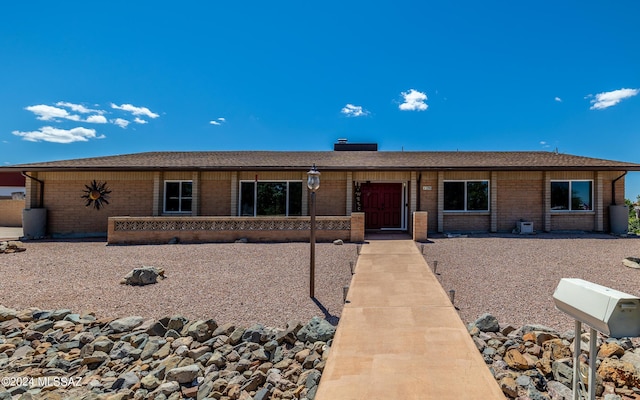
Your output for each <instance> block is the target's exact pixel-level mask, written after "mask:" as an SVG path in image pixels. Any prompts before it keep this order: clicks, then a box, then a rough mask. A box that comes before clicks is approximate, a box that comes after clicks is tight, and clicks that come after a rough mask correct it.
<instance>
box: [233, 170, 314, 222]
mask: <svg viewBox="0 0 640 400" xmlns="http://www.w3.org/2000/svg"><path fill="white" fill-rule="evenodd" d="M281 182H284V183H286V184H287V198H286V200H285V201H286V207H285V209H286V212H285V216H287V217H288V216H289V194H290V193H291V191H290V190H289V184H290V183H292V182H294V183H300V184H301V185H302V193H303V194H304V182H303V181H302V180H301V179H268V180H259V181H256V180H250V179H245V180H241V181H240V182H239V183H238V216H244V217H248V216H249V215H242V184H243V183H253V216H254V217H257V216H258V185H257V184H258V183H281ZM300 201H302V199H300ZM262 216H263V215H261V217H262Z"/></svg>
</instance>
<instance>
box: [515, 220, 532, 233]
mask: <svg viewBox="0 0 640 400" xmlns="http://www.w3.org/2000/svg"><path fill="white" fill-rule="evenodd" d="M516 227H517V229H518V233H520V234H521V235H524V234H527V233H533V222H526V221H518V222H517V223H516Z"/></svg>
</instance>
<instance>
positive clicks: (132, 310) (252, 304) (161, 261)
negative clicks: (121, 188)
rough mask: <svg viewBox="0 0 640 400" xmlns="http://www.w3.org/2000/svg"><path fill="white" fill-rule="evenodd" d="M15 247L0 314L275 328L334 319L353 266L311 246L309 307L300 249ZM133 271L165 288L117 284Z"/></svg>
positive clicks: (334, 248) (333, 249)
mask: <svg viewBox="0 0 640 400" xmlns="http://www.w3.org/2000/svg"><path fill="white" fill-rule="evenodd" d="M23 246H24V247H25V248H26V249H27V251H25V252H22V253H14V254H0V276H1V277H2V278H1V279H0V304H1V305H4V306H5V307H9V308H14V309H18V310H20V309H24V308H28V307H37V308H40V309H59V308H68V309H71V310H73V311H74V312H79V313H83V312H94V313H95V314H96V316H98V317H99V318H100V317H114V318H116V317H117V318H119V317H125V316H131V315H140V316H143V317H145V318H151V317H153V318H162V317H165V316H172V315H183V316H185V317H187V318H189V319H209V318H213V319H215V320H216V321H218V322H219V323H227V322H231V323H235V324H238V325H246V326H248V325H250V324H253V323H261V324H264V325H267V326H273V327H283V328H284V327H285V326H286V323H287V321H290V320H297V321H301V322H307V321H308V320H309V319H311V317H313V316H315V315H317V316H322V317H327V316H332V317H339V316H340V312H341V310H342V288H343V286H344V285H347V284H349V282H350V281H351V272H350V269H349V261H354V262H355V261H356V260H357V250H356V246H355V245H354V244H344V245H342V246H338V245H334V244H331V243H318V244H317V245H316V284H315V295H316V298H317V299H318V301H319V303H320V305H318V304H316V303H315V302H314V301H312V300H311V299H310V298H309V244H305V243H286V244H277V243H269V244H254V243H247V244H241V243H238V244H236V243H233V244H197V245H196V244H193V245H189V244H178V245H148V246H106V244H105V242H96V241H72V242H69V241H42V242H40V241H29V242H25V243H23ZM141 266H155V267H157V268H163V269H164V270H165V275H166V276H167V279H165V280H163V281H160V282H159V283H157V284H154V285H148V286H127V285H122V284H120V281H121V280H122V278H123V277H124V276H125V275H126V274H127V273H128V272H130V271H131V270H132V269H133V268H136V267H141ZM321 307H324V308H325V310H324V311H323V309H322V308H321ZM325 312H326V313H328V315H326V314H325ZM332 320H334V321H335V320H336V319H335V318H332Z"/></svg>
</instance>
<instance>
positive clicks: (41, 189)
mask: <svg viewBox="0 0 640 400" xmlns="http://www.w3.org/2000/svg"><path fill="white" fill-rule="evenodd" d="M20 174H21V175H22V176H24V177H25V178H29V179H33V180H34V181H36V182H38V183H39V184H40V199H39V200H40V201H39V204H38V208H42V207H43V206H44V182H43V181H41V180H40V179H38V178H34V177H33V176H29V175H27V173H26V172H24V171H22V172H20Z"/></svg>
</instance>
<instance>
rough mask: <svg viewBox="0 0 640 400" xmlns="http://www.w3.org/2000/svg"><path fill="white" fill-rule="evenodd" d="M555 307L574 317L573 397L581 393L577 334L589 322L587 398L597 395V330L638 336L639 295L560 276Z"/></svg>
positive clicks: (575, 399)
mask: <svg viewBox="0 0 640 400" xmlns="http://www.w3.org/2000/svg"><path fill="white" fill-rule="evenodd" d="M553 301H554V303H555V305H556V308H557V309H558V310H560V311H562V312H564V313H566V314H568V315H569V316H571V317H573V318H574V319H575V321H576V322H575V339H574V350H573V399H574V400H579V399H580V398H581V396H580V379H579V378H578V377H579V376H580V361H579V356H580V340H581V339H580V338H581V333H582V324H583V323H585V324H587V325H589V328H590V331H589V334H590V336H589V337H590V339H589V397H588V398H589V399H590V400H594V399H595V398H596V388H595V386H596V385H595V383H596V369H595V366H596V351H597V341H598V337H597V333H596V330H598V331H599V332H602V333H604V334H606V335H608V336H610V337H614V338H620V337H634V336H640V298H638V297H636V296H632V295H630V294H627V293H624V292H620V291H617V290H614V289H610V288H608V287H606V286H601V285H598V284H595V283H592V282H588V281H585V280H582V279H576V278H563V279H561V280H560V283H559V284H558V286H557V287H556V290H555V292H554V293H553Z"/></svg>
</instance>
